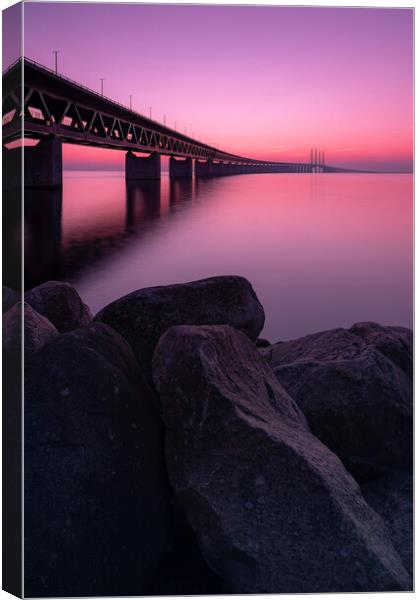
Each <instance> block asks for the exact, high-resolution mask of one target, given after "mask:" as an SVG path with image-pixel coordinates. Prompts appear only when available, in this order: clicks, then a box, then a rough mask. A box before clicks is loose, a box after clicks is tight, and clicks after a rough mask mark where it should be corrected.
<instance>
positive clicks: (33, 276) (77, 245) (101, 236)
mask: <svg viewBox="0 0 420 600" xmlns="http://www.w3.org/2000/svg"><path fill="white" fill-rule="evenodd" d="M212 182H213V180H212V179H202V180H199V181H197V180H196V181H194V180H192V179H175V180H168V179H164V180H162V182H161V181H136V182H134V181H127V182H125V200H124V198H116V202H115V203H114V205H115V206H118V210H117V211H116V213H113V214H111V215H110V216H108V217H106V216H102V215H101V213H100V211H98V212H97V213H96V214H97V215H98V216H97V227H96V228H95V227H83V228H82V229H83V231H79V229H78V227H77V225H74V224H73V225H69V224H68V223H66V220H65V213H66V211H65V209H64V210H63V190H62V189H61V188H59V189H48V188H38V189H28V190H27V191H26V193H25V288H26V289H29V288H31V287H33V286H35V285H38V284H40V283H42V282H44V281H47V280H50V279H59V280H63V279H67V278H68V279H69V280H72V279H73V278H74V277H77V274H78V272H80V271H82V270H83V269H85V268H86V266H93V267H94V265H98V264H99V263H101V262H102V261H103V260H104V259H106V260H112V257H113V256H114V255H116V254H117V253H118V252H119V251H120V250H121V249H122V248H124V247H127V246H129V245H130V242H131V240H132V239H133V238H135V243H136V245H138V244H143V243H147V241H148V240H150V236H151V235H155V234H157V233H158V232H159V230H161V225H162V222H163V221H165V220H167V219H171V218H174V217H175V216H176V214H177V213H178V212H180V211H182V210H187V209H189V208H190V207H191V205H192V204H193V203H196V202H198V201H199V197H200V195H201V191H202V192H204V193H205V192H206V190H207V189H208V186H212V185H213V183H212ZM123 185H124V183H123ZM14 194H15V191H14V190H13V191H12V190H9V191H6V192H5V197H4V201H5V202H6V203H7V205H9V204H12V203H13V202H14V197H13V195H14ZM118 200H119V202H118ZM65 202H66V198H64V203H65ZM19 218H20V217H19V215H18V214H17V215H16V223H15V224H13V223H12V222H10V223H9V224H10V228H11V229H13V227H14V226H15V227H18V226H19ZM80 218H81V223H82V224H83V218H84V215H83V212H82V214H81V215H80ZM107 218H108V220H109V222H108V223H105V225H107V227H103V225H104V222H105V221H106V219H107ZM101 219H103V220H102V221H101ZM19 251H20V247H19V246H16V248H15V249H14V252H15V253H18V252H19Z"/></svg>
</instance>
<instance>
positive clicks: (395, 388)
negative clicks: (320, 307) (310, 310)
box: [261, 323, 413, 481]
mask: <svg viewBox="0 0 420 600" xmlns="http://www.w3.org/2000/svg"><path fill="white" fill-rule="evenodd" d="M400 330H403V331H402V332H400ZM407 338H409V334H408V333H407V330H404V329H403V328H387V327H381V326H380V325H375V324H366V323H364V324H356V325H354V326H353V327H352V328H351V329H350V330H346V329H332V330H330V331H324V332H321V333H316V334H313V335H308V336H306V337H303V338H299V339H296V340H291V341H287V342H281V343H279V344H275V345H273V346H271V347H269V348H263V349H261V353H262V354H263V356H265V357H266V359H267V360H268V362H269V364H270V366H271V367H272V368H273V369H274V371H275V373H276V376H277V378H278V380H279V382H280V383H281V384H282V385H283V386H284V388H285V389H286V390H287V392H288V393H289V394H290V395H291V396H292V397H293V398H294V399H295V400H296V402H297V403H298V405H299V407H300V408H301V410H302V411H303V413H304V414H305V416H306V418H307V420H308V423H309V426H310V427H311V430H312V432H313V433H314V434H315V435H316V436H317V437H319V438H320V439H321V440H322V441H323V442H324V444H326V445H327V446H328V447H329V448H331V450H333V452H335V453H336V454H337V455H338V456H339V457H340V458H341V460H342V461H343V463H344V464H345V466H346V467H347V468H348V469H349V470H350V471H351V473H353V475H354V476H355V477H356V478H357V479H359V480H360V481H365V480H369V479H372V478H375V477H378V476H380V475H381V474H383V473H385V472H388V471H393V470H395V469H397V470H398V469H406V468H408V469H409V468H411V465H412V453H413V407H412V379H411V377H410V376H409V374H408V373H409V371H410V367H409V363H410V360H412V359H410V349H409V344H408V343H406V340H407Z"/></svg>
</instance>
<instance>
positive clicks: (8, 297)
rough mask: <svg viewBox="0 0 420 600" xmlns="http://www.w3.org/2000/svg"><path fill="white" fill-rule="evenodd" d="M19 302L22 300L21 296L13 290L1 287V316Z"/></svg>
mask: <svg viewBox="0 0 420 600" xmlns="http://www.w3.org/2000/svg"><path fill="white" fill-rule="evenodd" d="M19 300H22V294H20V293H19V292H16V291H15V290H12V289H11V288H8V287H6V286H5V285H4V286H3V293H2V312H3V314H4V313H5V312H7V311H8V310H9V309H10V308H12V306H13V305H14V304H16V302H19Z"/></svg>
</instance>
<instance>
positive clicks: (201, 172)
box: [195, 160, 213, 177]
mask: <svg viewBox="0 0 420 600" xmlns="http://www.w3.org/2000/svg"><path fill="white" fill-rule="evenodd" d="M195 174H196V175H197V177H211V176H212V175H213V163H212V161H211V160H206V161H205V162H202V161H200V160H196V161H195Z"/></svg>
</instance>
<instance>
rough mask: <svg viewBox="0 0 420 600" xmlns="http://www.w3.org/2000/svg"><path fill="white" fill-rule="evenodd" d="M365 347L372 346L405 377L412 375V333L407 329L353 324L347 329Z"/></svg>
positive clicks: (371, 324) (377, 324)
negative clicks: (360, 339)
mask: <svg viewBox="0 0 420 600" xmlns="http://www.w3.org/2000/svg"><path fill="white" fill-rule="evenodd" d="M349 331H350V333H352V334H353V335H357V336H359V337H360V338H362V340H363V341H364V342H365V344H366V345H370V346H374V348H376V349H377V350H379V352H382V354H384V355H385V356H386V357H387V358H389V359H390V360H391V361H392V362H393V363H395V364H396V365H398V366H399V367H400V368H401V369H402V370H403V371H404V372H405V373H407V375H409V376H410V377H412V375H413V331H412V330H411V329H407V327H397V326H390V327H384V326H383V325H379V323H373V322H370V321H367V322H363V323H355V324H354V325H353V327H350V329H349Z"/></svg>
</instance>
